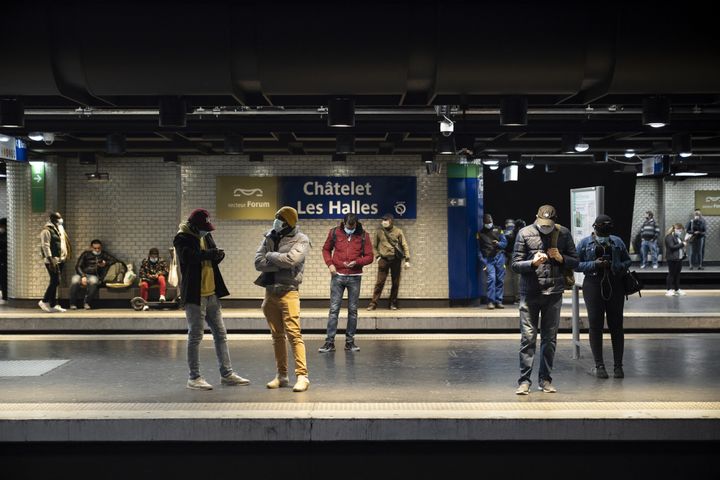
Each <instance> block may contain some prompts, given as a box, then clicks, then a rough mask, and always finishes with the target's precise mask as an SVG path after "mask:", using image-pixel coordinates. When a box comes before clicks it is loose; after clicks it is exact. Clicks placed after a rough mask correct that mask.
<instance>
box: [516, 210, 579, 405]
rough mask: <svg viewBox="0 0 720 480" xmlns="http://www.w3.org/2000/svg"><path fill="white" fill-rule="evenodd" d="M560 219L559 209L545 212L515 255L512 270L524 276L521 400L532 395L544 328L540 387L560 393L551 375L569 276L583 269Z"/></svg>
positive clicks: (519, 236) (519, 237) (525, 232)
mask: <svg viewBox="0 0 720 480" xmlns="http://www.w3.org/2000/svg"><path fill="white" fill-rule="evenodd" d="M556 218H557V215H556V213H555V207H553V206H552V205H543V206H541V207H540V208H539V209H538V212H537V215H536V220H535V223H533V224H532V225H528V226H527V227H525V228H523V229H522V230H520V231H519V232H518V234H517V239H516V240H515V247H514V249H513V260H512V269H513V271H515V272H516V273H519V274H520V275H521V277H520V330H521V332H520V333H521V340H520V379H519V380H518V384H519V386H518V388H517V390H515V393H516V394H518V395H527V394H529V393H530V385H531V383H532V381H531V379H530V377H531V375H532V367H533V359H534V357H535V349H536V343H537V332H538V327H539V328H540V337H541V339H540V356H541V357H542V359H541V362H540V370H539V373H538V386H539V388H540V390H542V391H543V392H545V393H555V392H556V391H557V390H556V388H555V387H554V386H553V385H552V377H551V373H552V367H553V360H554V358H555V346H556V344H557V331H558V326H559V324H560V307H561V306H562V293H563V291H564V290H565V278H564V274H563V273H564V272H563V270H564V269H574V268H575V267H576V266H577V264H578V254H577V251H576V250H575V243H574V242H573V239H572V236H571V235H570V231H569V230H568V229H567V228H565V227H562V226H560V225H556V224H555V221H556ZM541 316H542V323H540V317H541Z"/></svg>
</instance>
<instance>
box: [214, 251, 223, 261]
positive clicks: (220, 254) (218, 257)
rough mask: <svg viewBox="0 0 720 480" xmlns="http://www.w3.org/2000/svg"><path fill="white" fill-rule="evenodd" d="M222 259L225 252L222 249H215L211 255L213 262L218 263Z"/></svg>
mask: <svg viewBox="0 0 720 480" xmlns="http://www.w3.org/2000/svg"><path fill="white" fill-rule="evenodd" d="M223 258H225V250H223V249H222V248H216V249H215V253H214V254H213V260H215V261H216V262H219V261H220V260H222V259H223Z"/></svg>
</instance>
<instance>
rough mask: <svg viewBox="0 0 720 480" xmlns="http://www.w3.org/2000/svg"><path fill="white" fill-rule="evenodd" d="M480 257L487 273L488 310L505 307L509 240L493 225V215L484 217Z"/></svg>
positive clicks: (478, 236)
mask: <svg viewBox="0 0 720 480" xmlns="http://www.w3.org/2000/svg"><path fill="white" fill-rule="evenodd" d="M477 238H478V255H479V257H480V264H481V265H482V267H483V270H485V272H487V299H488V304H487V308H488V309H490V310H492V309H494V308H505V307H504V306H503V296H504V288H503V287H504V281H505V255H504V254H503V251H504V249H505V247H506V246H507V239H506V238H505V235H503V233H502V231H501V230H500V229H499V228H497V227H496V226H495V225H493V218H492V215H490V214H489V213H486V214H485V215H483V228H482V230H480V231H479V232H478V235H477Z"/></svg>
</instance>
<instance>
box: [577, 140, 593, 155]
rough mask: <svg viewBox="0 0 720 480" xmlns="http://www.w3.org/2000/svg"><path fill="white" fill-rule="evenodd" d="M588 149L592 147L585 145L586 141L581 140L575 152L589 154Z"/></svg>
mask: <svg viewBox="0 0 720 480" xmlns="http://www.w3.org/2000/svg"><path fill="white" fill-rule="evenodd" d="M588 148H590V145H588V144H587V143H585V141H584V140H583V139H582V138H581V139H580V141H579V142H578V143H576V144H575V151H576V152H587V150H588Z"/></svg>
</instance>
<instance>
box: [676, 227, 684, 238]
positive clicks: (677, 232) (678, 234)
mask: <svg viewBox="0 0 720 480" xmlns="http://www.w3.org/2000/svg"><path fill="white" fill-rule="evenodd" d="M682 232H683V231H682V230H677V229H676V230H675V235H677V236H678V237H680V236H682Z"/></svg>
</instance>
